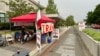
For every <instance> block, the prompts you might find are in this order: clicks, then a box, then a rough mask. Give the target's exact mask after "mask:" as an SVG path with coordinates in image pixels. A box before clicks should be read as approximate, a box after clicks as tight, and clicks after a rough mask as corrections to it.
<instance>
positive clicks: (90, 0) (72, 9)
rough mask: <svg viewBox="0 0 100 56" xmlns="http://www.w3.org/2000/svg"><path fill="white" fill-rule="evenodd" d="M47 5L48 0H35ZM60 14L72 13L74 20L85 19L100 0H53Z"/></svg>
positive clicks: (67, 14)
mask: <svg viewBox="0 0 100 56" xmlns="http://www.w3.org/2000/svg"><path fill="white" fill-rule="evenodd" d="M36 1H40V4H42V5H43V6H45V7H46V6H47V4H48V0H36ZM54 2H55V4H57V8H58V11H59V13H60V15H61V16H62V17H64V18H66V17H67V16H69V15H73V16H74V19H75V21H76V22H79V21H82V20H83V19H86V16H87V13H88V12H89V11H93V10H94V9H95V6H96V5H97V4H99V3H100V0H54Z"/></svg>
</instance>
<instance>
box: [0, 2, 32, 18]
mask: <svg viewBox="0 0 100 56" xmlns="http://www.w3.org/2000/svg"><path fill="white" fill-rule="evenodd" d="M2 2H3V3H5V4H6V5H7V6H9V11H7V14H8V17H9V18H12V17H16V16H18V15H22V14H25V13H29V12H31V11H34V8H33V7H32V6H31V4H30V3H27V2H26V1H24V0H9V2H6V1H2Z"/></svg>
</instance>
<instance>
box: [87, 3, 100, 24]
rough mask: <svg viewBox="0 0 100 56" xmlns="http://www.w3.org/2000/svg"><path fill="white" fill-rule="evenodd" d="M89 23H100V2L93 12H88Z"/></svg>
mask: <svg viewBox="0 0 100 56" xmlns="http://www.w3.org/2000/svg"><path fill="white" fill-rule="evenodd" d="M86 23H87V24H100V4H98V5H97V6H96V8H95V10H94V11H93V12H88V14H87V21H86Z"/></svg>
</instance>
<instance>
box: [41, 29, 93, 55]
mask: <svg viewBox="0 0 100 56" xmlns="http://www.w3.org/2000/svg"><path fill="white" fill-rule="evenodd" d="M41 56H91V55H90V53H89V52H88V50H87V48H86V47H85V45H84V43H83V42H82V40H81V38H80V36H79V35H78V33H77V31H76V30H75V29H74V28H73V27H72V28H70V29H69V30H68V31H67V32H65V33H64V34H63V35H62V36H61V37H60V39H59V40H58V41H57V42H55V43H54V44H53V45H52V46H51V47H50V48H48V50H46V51H45V52H44V53H43V54H42V55H41Z"/></svg>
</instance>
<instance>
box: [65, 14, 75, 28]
mask: <svg viewBox="0 0 100 56" xmlns="http://www.w3.org/2000/svg"><path fill="white" fill-rule="evenodd" d="M66 25H67V26H72V25H75V21H74V16H72V15H70V16H68V17H67V18H66Z"/></svg>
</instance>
